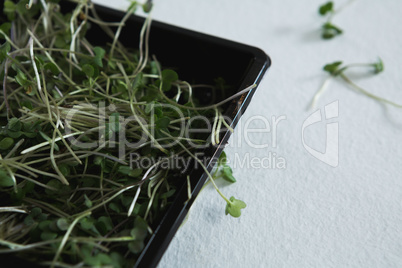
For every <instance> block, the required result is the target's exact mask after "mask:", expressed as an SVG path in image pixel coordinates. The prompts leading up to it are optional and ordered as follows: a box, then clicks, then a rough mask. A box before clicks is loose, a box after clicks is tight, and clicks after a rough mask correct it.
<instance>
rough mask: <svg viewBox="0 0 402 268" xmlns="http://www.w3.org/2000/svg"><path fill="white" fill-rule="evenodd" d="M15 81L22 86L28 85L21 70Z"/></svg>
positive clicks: (18, 70) (18, 71)
mask: <svg viewBox="0 0 402 268" xmlns="http://www.w3.org/2000/svg"><path fill="white" fill-rule="evenodd" d="M15 81H17V83H18V84H19V85H20V86H26V85H27V83H28V80H27V77H26V75H25V74H24V73H23V72H22V71H21V70H20V69H17V75H16V76H15Z"/></svg>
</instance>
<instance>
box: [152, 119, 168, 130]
mask: <svg viewBox="0 0 402 268" xmlns="http://www.w3.org/2000/svg"><path fill="white" fill-rule="evenodd" d="M155 124H156V128H158V129H161V128H167V127H168V126H169V124H170V119H169V117H166V116H164V117H162V118H160V119H158V120H157V121H156V122H155Z"/></svg>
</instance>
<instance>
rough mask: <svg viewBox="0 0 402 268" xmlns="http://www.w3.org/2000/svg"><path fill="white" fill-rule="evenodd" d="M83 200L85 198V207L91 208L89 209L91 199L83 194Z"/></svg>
mask: <svg viewBox="0 0 402 268" xmlns="http://www.w3.org/2000/svg"><path fill="white" fill-rule="evenodd" d="M84 198H85V202H84V204H85V206H86V207H87V208H91V207H92V201H91V199H89V198H88V196H87V195H86V194H84Z"/></svg>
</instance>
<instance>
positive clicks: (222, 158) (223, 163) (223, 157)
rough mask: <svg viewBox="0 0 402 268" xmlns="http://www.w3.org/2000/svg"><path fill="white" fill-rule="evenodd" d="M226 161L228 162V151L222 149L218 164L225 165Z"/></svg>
mask: <svg viewBox="0 0 402 268" xmlns="http://www.w3.org/2000/svg"><path fill="white" fill-rule="evenodd" d="M226 163H227V158H226V153H225V152H224V151H222V153H221V155H220V156H219V159H218V166H222V165H225V164H226Z"/></svg>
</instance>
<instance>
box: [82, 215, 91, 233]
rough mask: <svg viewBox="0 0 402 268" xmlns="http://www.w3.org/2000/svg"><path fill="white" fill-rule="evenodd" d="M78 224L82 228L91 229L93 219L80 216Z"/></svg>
mask: <svg viewBox="0 0 402 268" xmlns="http://www.w3.org/2000/svg"><path fill="white" fill-rule="evenodd" d="M80 225H81V228H82V229H84V230H90V229H92V227H94V220H93V219H92V218H89V217H85V218H82V219H81V220H80Z"/></svg>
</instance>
